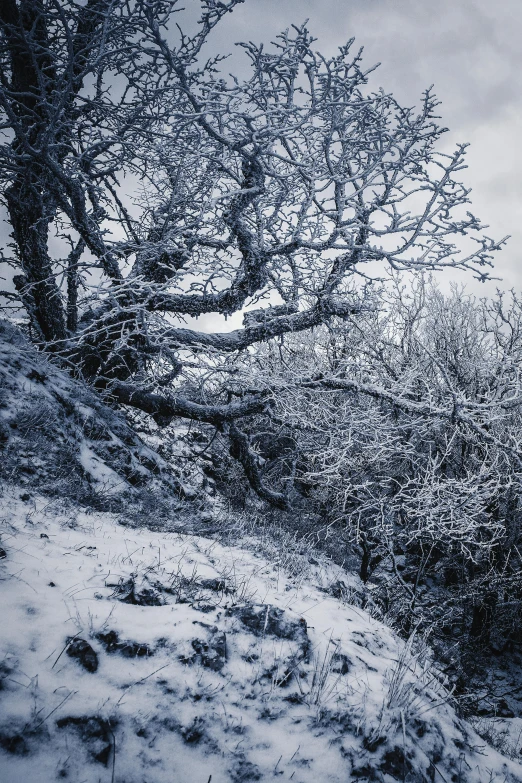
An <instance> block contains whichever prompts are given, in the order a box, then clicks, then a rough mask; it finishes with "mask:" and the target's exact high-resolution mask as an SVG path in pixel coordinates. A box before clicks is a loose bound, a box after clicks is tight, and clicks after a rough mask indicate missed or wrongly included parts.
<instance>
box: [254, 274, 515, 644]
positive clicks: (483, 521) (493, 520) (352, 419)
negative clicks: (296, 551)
mask: <svg viewBox="0 0 522 783" xmlns="http://www.w3.org/2000/svg"><path fill="white" fill-rule="evenodd" d="M378 302H379V305H380V306H379V307H375V308H373V309H371V310H370V309H368V310H367V311H366V312H364V313H360V314H358V315H357V316H350V318H348V319H347V320H346V321H344V322H342V323H337V324H330V325H329V326H326V327H321V328H320V329H318V330H316V333H315V334H314V335H313V337H311V336H310V335H307V334H302V335H293V336H292V337H289V338H287V340H286V341H285V344H284V345H283V346H270V345H267V346H260V347H259V348H258V354H259V356H258V361H257V363H254V365H253V369H252V368H251V370H250V372H251V373H252V371H254V372H255V367H256V366H257V367H258V368H262V369H258V372H259V373H260V374H262V377H263V378H264V379H265V382H269V383H271V384H272V386H273V387H274V388H277V390H278V391H277V393H274V399H275V401H276V402H275V406H274V409H273V411H272V419H273V421H279V422H284V426H285V431H286V432H287V433H291V434H292V437H293V439H294V441H295V443H296V449H295V451H296V453H297V454H299V461H298V463H297V465H296V471H295V480H294V483H295V486H296V487H297V489H299V490H300V491H301V492H302V493H304V494H305V495H306V503H307V506H308V509H310V510H315V512H316V517H315V520H312V523H313V524H312V525H311V530H310V532H311V533H313V534H315V535H317V536H318V537H320V538H322V540H325V539H326V541H328V539H331V540H332V541H333V548H334V549H335V551H336V552H337V553H339V552H342V551H343V550H344V551H345V552H346V551H350V550H351V551H353V550H354V546H355V548H356V549H357V547H358V550H359V554H360V575H361V577H362V579H363V580H364V581H367V580H368V579H370V578H371V577H372V574H373V575H374V576H375V573H374V572H376V569H377V568H380V585H381V587H380V595H381V601H382V604H383V606H384V607H385V608H386V609H387V611H388V612H389V613H390V614H391V615H392V616H393V617H394V618H395V619H396V620H398V621H399V623H400V624H401V625H402V627H403V629H404V630H405V631H406V632H409V631H410V630H411V627H412V625H413V624H416V623H417V622H421V621H423V622H433V621H437V622H438V624H439V627H440V628H446V630H447V629H448V628H449V629H450V630H451V628H452V626H455V627H456V628H458V630H459V633H460V634H461V638H462V637H464V636H465V635H466V634H467V635H469V636H471V637H476V638H477V639H479V640H480V641H481V642H482V643H483V642H485V641H489V638H490V636H491V634H492V633H493V632H495V633H496V634H497V637H498V639H500V640H501V641H500V642H499V641H498V639H497V642H496V643H497V647H498V645H500V647H502V646H504V645H508V644H509V643H510V642H512V641H516V642H517V643H519V642H520V634H519V631H518V628H519V625H520V618H521V616H522V580H521V578H520V569H521V565H522V564H521V559H520V557H521V556H520V552H521V550H522V503H521V500H520V498H521V490H522V383H521V378H520V362H521V360H522V303H521V301H520V298H519V297H517V296H516V295H515V294H511V295H510V296H504V295H501V294H499V295H497V297H496V298H494V299H493V300H491V301H488V300H479V301H477V300H475V299H474V298H473V297H470V296H469V295H466V294H465V292H464V291H462V290H460V289H454V291H453V292H452V294H451V295H449V296H444V295H443V294H442V293H441V292H440V290H438V289H437V288H436V287H434V286H433V285H432V284H428V283H427V282H426V281H425V280H423V279H422V278H421V279H418V280H417V282H416V284H415V285H414V286H413V287H411V286H408V287H406V286H404V285H403V284H402V283H401V281H400V280H398V279H395V280H393V281H392V283H391V284H390V285H389V286H386V287H385V288H384V290H382V291H381V292H380V293H379V297H378ZM277 480H278V481H279V482H284V481H285V480H286V476H285V475H284V473H282V472H281V471H280V472H279V475H278V476H277ZM375 594H376V593H375V592H374V595H375Z"/></svg>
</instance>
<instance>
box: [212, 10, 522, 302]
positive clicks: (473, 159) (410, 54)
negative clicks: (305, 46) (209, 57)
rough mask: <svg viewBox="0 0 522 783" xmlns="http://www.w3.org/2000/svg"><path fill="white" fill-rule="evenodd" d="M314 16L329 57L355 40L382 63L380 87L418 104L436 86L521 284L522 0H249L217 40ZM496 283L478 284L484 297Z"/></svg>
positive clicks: (508, 265)
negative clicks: (506, 240) (506, 239)
mask: <svg viewBox="0 0 522 783" xmlns="http://www.w3.org/2000/svg"><path fill="white" fill-rule="evenodd" d="M307 18H309V24H308V27H309V29H310V31H311V32H312V33H313V35H315V36H316V37H317V38H318V39H319V40H318V41H317V44H316V47H317V49H320V50H321V51H322V52H324V53H326V54H328V53H333V52H334V50H335V49H336V47H337V46H339V45H340V44H342V43H344V42H345V41H346V40H347V39H348V38H351V37H352V36H355V38H356V44H358V45H362V46H364V49H365V55H364V59H365V63H366V64H367V65H368V66H370V65H373V64H374V63H377V62H380V63H381V66H380V68H379V69H378V71H377V73H376V75H375V80H376V81H377V82H378V83H379V86H382V87H383V88H384V89H386V90H387V91H388V90H389V91H392V92H393V93H394V94H395V96H396V97H397V98H398V99H399V100H400V101H401V102H402V103H404V104H406V105H413V104H414V103H416V102H417V100H418V97H419V96H420V94H421V93H422V91H423V90H424V89H425V88H426V87H429V86H430V85H431V84H434V85H435V90H436V93H437V95H438V97H439V98H440V100H441V101H442V106H441V107H440V113H441V117H442V120H441V124H443V125H444V126H446V127H448V128H449V129H450V131H451V132H450V134H448V137H447V140H446V141H447V143H449V142H451V143H457V142H469V143H470V145H471V146H470V149H469V155H468V165H469V169H468V170H467V171H466V172H463V180H464V181H465V182H466V184H468V185H469V186H471V187H472V188H473V193H472V200H473V211H474V212H475V214H477V215H478V216H479V217H480V218H481V219H482V220H483V221H484V222H486V223H488V224H489V225H490V227H491V228H490V230H489V232H488V233H489V234H490V235H491V236H493V237H495V238H499V239H500V238H502V237H503V236H505V235H506V234H510V235H511V239H510V241H509V243H508V245H507V246H506V248H505V249H504V250H503V251H502V253H500V254H499V255H498V256H497V262H496V274H498V275H499V276H501V277H502V278H503V281H502V283H501V284H500V285H501V287H503V288H511V287H515V288H519V289H520V288H522V252H521V251H522V77H521V74H522V44H521V41H522V3H521V2H520V0H246V2H245V3H244V5H242V6H240V7H239V8H238V9H236V10H235V11H234V13H233V14H232V15H231V17H229V18H228V19H227V21H226V22H225V23H223V25H222V27H221V29H220V30H219V34H218V36H216V37H219V43H217V41H215V42H214V43H215V45H216V46H219V48H220V49H221V51H230V50H232V49H233V48H234V47H233V43H234V42H235V41H239V40H253V41H255V42H256V43H257V42H261V41H263V42H266V41H268V40H270V39H272V38H273V37H274V36H275V35H276V34H277V33H278V32H279V31H280V30H282V29H284V28H285V27H288V26H289V25H291V24H292V23H297V24H299V23H301V22H303V21H304V20H305V19H307ZM231 66H232V63H231ZM447 275H448V273H446V278H447ZM459 279H463V280H464V279H466V280H468V281H469V280H470V278H469V276H459ZM470 282H471V281H470ZM497 285H499V284H498V283H493V284H485V285H481V284H479V283H475V284H473V283H472V284H471V287H472V289H473V290H474V291H477V292H478V293H480V294H485V293H490V292H493V290H494V288H495V287H496V286H497Z"/></svg>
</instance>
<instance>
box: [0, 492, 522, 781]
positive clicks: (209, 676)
mask: <svg viewBox="0 0 522 783" xmlns="http://www.w3.org/2000/svg"><path fill="white" fill-rule="evenodd" d="M21 492H22V490H20V488H16V487H8V488H7V491H6V493H5V495H4V497H3V500H2V501H0V502H1V505H0V525H1V526H0V535H1V546H2V547H3V549H4V550H5V554H6V556H5V557H3V558H2V559H1V560H0V607H1V609H0V612H1V624H0V677H1V679H0V688H1V689H0V745H1V747H0V780H1V781H2V783H29V782H31V783H50V782H51V781H57V780H70V781H74V783H99V781H101V782H102V783H105V782H107V783H109V782H110V783H115V782H117V783H209V782H210V783H239V781H245V782H246V781H248V782H249V781H273V780H277V779H280V780H281V781H287V780H288V781H290V780H292V781H293V783H323V782H325V783H326V781H328V782H330V781H331V783H341V782H342V783H347V781H351V780H358V781H366V780H367V781H370V780H371V781H373V780H376V781H382V782H383V783H391V781H395V780H398V781H403V782H405V783H408V781H410V783H411V782H412V781H433V782H434V783H439V782H440V783H444V781H446V782H447V783H449V781H455V782H457V783H459V782H461V783H465V782H466V783H468V782H469V783H479V782H481V783H482V782H483V783H486V782H488V783H493V782H498V783H514V781H522V767H521V766H519V765H518V764H517V763H515V762H514V761H511V760H509V759H506V758H505V757H503V756H501V755H500V754H499V753H498V752H497V751H496V750H494V749H492V748H490V747H488V746H486V745H485V743H484V741H483V740H482V739H480V737H479V736H478V735H477V734H476V733H475V732H474V730H473V729H472V728H471V727H470V726H469V725H468V724H466V723H465V722H463V721H462V720H460V719H459V718H458V717H457V715H456V713H455V711H454V709H453V707H452V705H451V698H450V697H449V695H448V694H447V691H446V690H445V687H444V684H443V681H442V680H443V678H442V677H441V676H440V675H438V674H437V672H436V671H435V669H434V668H433V666H432V665H431V664H430V662H429V660H424V661H423V660H421V658H420V657H419V655H418V654H417V653H416V652H415V648H411V649H410V647H409V646H408V645H405V643H404V642H402V641H401V640H399V639H398V638H397V637H396V636H395V635H394V634H393V632H392V631H391V630H390V629H388V628H387V627H386V626H384V625H383V624H381V623H380V622H378V621H376V620H375V619H372V618H371V617H370V616H369V615H368V614H367V613H366V612H364V611H363V610H362V609H360V608H357V607H356V606H352V605H349V604H346V603H343V602H341V601H340V600H338V599H336V598H335V597H333V596H332V595H331V594H329V593H328V592H327V591H325V589H324V585H325V584H328V582H329V581H332V579H333V578H337V577H338V574H337V573H334V572H333V571H332V573H330V574H329V573H327V572H325V571H324V570H321V569H317V570H316V573H315V576H312V577H310V576H309V575H308V576H306V578H304V579H297V580H296V579H295V578H290V577H289V576H288V575H285V574H284V573H282V572H281V571H280V570H278V569H277V568H276V567H274V566H273V565H271V564H270V563H269V562H267V561H266V560H264V559H263V558H261V557H259V556H258V555H257V554H256V552H255V551H251V550H249V549H242V548H240V547H225V546H223V545H221V544H220V543H217V542H216V541H213V540H212V539H210V538H202V537H195V536H192V535H186V534H182V533H176V534H172V533H170V534H160V533H158V532H152V531H150V530H147V529H132V530H131V529H128V528H125V527H122V526H121V525H119V524H118V522H117V520H116V517H115V516H113V515H110V514H107V513H95V512H87V511H85V510H82V509H81V508H75V507H72V506H71V504H68V505H65V504H61V505H60V503H59V502H56V501H53V502H51V503H50V502H49V499H48V498H47V499H46V498H43V497H38V496H36V495H35V496H33V498H32V499H31V500H30V501H27V500H26V501H25V502H24V501H22V500H21V499H20V494H21ZM205 580H213V581H206V582H205ZM132 586H133V590H134V593H133V594H134V595H136V596H139V595H141V596H142V597H143V596H148V597H149V599H150V600H151V601H152V602H154V601H155V602H156V603H159V604H160V605H139V602H138V603H125V602H124V601H122V600H121V599H122V598H124V597H125V596H127V598H128V596H129V594H130V592H129V591H131V587H132ZM151 597H152V599H151ZM149 599H147V600H149ZM277 609H279V610H281V611H280V612H279V613H278V612H277ZM274 613H275V614H274ZM272 617H276V620H277V622H275V621H274V622H272V620H271V618H272ZM245 618H246V619H245ZM248 618H250V620H249V619H248ZM252 618H254V621H252ZM256 618H260V622H259V623H258V625H257V626H256V625H255V622H257V621H256ZM111 631H112V632H114V633H113V634H112V636H111V635H110V632H111ZM79 639H82V640H84V641H86V642H88V643H89V645H91V647H92V649H93V650H94V651H95V653H96V654H97V658H98V667H97V670H96V671H88V670H86V669H85V668H84V667H83V666H82V664H81V662H80V661H79V659H78V658H75V657H71V656H70V655H69V654H68V652H69V651H70V649H71V648H72V646H73V645H74V641H75V640H79ZM104 639H105V641H104ZM111 639H112V641H113V642H114V640H116V641H117V643H118V644H119V647H118V646H117V645H116V646H115V645H114V644H113V646H112V648H111V644H110V641H107V640H111ZM71 640H72V644H70V642H71ZM68 643H69V644H70V646H68ZM125 645H127V646H125Z"/></svg>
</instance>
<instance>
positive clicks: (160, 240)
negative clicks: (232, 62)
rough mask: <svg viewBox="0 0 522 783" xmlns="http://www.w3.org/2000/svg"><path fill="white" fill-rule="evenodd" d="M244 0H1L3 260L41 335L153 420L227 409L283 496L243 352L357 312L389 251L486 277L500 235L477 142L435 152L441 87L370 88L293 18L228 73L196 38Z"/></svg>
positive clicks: (264, 396)
mask: <svg viewBox="0 0 522 783" xmlns="http://www.w3.org/2000/svg"><path fill="white" fill-rule="evenodd" d="M239 1H240V0H228V2H224V3H216V2H214V1H213V0H212V2H211V0H202V2H201V17H200V21H199V24H198V26H197V28H195V29H193V30H192V31H190V32H186V33H182V32H180V30H179V28H177V27H176V21H177V18H178V17H177V12H178V11H179V10H180V8H179V6H178V2H177V0H87V2H82V3H78V2H74V1H73V0H4V2H3V3H2V4H1V8H0V34H1V39H0V73H1V80H0V107H1V109H0V111H1V127H2V134H3V143H2V146H1V148H0V165H1V171H2V174H1V177H2V192H3V200H4V203H5V206H6V208H7V213H8V218H9V222H10V225H11V231H12V235H11V236H12V244H11V245H10V246H9V248H6V249H5V251H4V261H5V262H7V263H9V264H11V265H12V266H13V267H14V268H15V275H14V278H13V279H14V285H15V288H16V293H15V294H14V293H13V292H8V296H9V298H10V299H14V298H15V297H17V298H18V301H19V303H20V304H21V305H22V306H23V308H25V312H26V314H27V316H28V318H29V321H30V327H31V333H32V335H33V337H34V339H35V340H36V341H37V342H38V343H39V344H40V345H41V346H42V347H44V348H46V349H47V350H49V351H52V352H54V353H55V354H59V355H60V356H62V357H63V359H64V360H65V361H67V362H69V366H71V368H72V369H73V370H74V371H75V372H77V373H79V374H81V375H82V376H83V377H85V378H86V379H87V380H88V381H89V382H91V383H92V384H94V385H95V386H96V387H98V388H100V389H102V390H104V392H106V393H110V394H111V395H112V396H113V398H114V399H115V400H117V401H119V402H120V403H122V404H125V405H130V406H134V407H136V408H139V409H140V410H142V411H145V412H146V413H148V414H151V415H152V416H154V417H155V419H156V421H157V422H159V423H164V422H167V421H169V420H170V419H171V418H172V417H176V416H181V417H185V418H188V419H193V420H197V421H201V422H206V423H208V424H211V425H213V426H215V427H216V428H218V429H219V430H220V431H222V432H224V433H225V434H226V435H227V436H228V437H229V438H230V439H231V443H232V451H233V453H234V454H235V456H236V457H238V458H239V460H240V461H241V463H242V465H243V467H244V469H245V471H246V474H247V476H248V478H249V480H250V482H251V484H252V486H253V487H254V488H255V490H256V491H257V492H258V493H259V494H260V495H261V496H262V497H264V498H265V499H266V500H269V501H270V502H272V503H274V504H275V505H279V506H281V507H287V505H288V497H289V496H288V492H285V491H282V490H281V491H280V490H275V489H270V488H269V487H268V486H267V485H266V484H265V483H264V482H263V480H262V477H261V475H260V472H259V459H258V455H257V454H256V451H255V449H254V448H253V444H252V442H251V439H250V436H249V435H248V434H247V429H248V428H247V427H246V425H245V422H246V421H247V419H248V417H251V416H255V415H260V414H263V413H266V412H269V411H270V409H271V407H272V406H273V404H274V389H273V388H272V387H271V386H270V384H267V383H264V382H261V381H259V382H256V383H253V382H251V381H249V380H248V374H245V373H243V372H242V371H241V368H242V367H244V366H246V364H248V362H249V361H250V358H249V357H250V355H251V351H252V348H253V347H255V346H259V345H262V344H265V343H267V342H269V341H272V340H275V339H280V340H281V339H283V337H284V335H288V334H295V333H307V332H310V330H313V329H314V328H316V327H319V326H321V325H324V324H328V323H331V322H335V320H336V319H341V320H342V319H346V318H347V317H351V316H353V315H354V314H356V313H357V312H359V311H361V310H364V308H365V307H366V304H365V299H364V297H362V298H361V296H360V295H356V294H355V291H356V288H357V287H356V285H355V283H356V281H357V280H359V281H363V282H364V281H368V280H374V279H376V278H378V277H379V276H381V275H382V274H383V269H384V268H385V267H389V268H391V269H393V270H399V271H400V270H402V271H404V270H414V271H419V270H426V269H428V270H434V269H443V268H445V267H450V268H460V269H469V270H472V271H473V272H474V273H475V274H476V275H477V276H478V277H479V278H484V277H486V276H487V274H488V268H489V266H490V264H491V258H492V254H493V253H494V251H496V250H497V249H498V248H499V246H500V244H501V243H498V242H495V241H493V240H491V239H489V238H487V237H486V236H485V235H484V232H483V227H482V225H481V224H480V222H479V221H478V220H477V219H476V218H475V217H474V216H473V215H472V214H471V213H469V212H467V211H466V209H467V204H468V201H469V190H468V189H467V188H466V187H465V186H464V185H462V184H460V180H459V175H460V171H461V169H462V168H463V166H464V159H465V145H460V146H458V147H457V149H456V150H455V151H454V152H453V153H452V154H448V153H447V152H442V151H438V146H437V145H438V143H439V140H440V138H441V135H442V134H443V132H444V128H442V127H441V126H440V125H439V124H438V123H437V107H438V102H437V100H436V99H435V97H434V95H433V94H432V92H431V91H430V90H428V91H427V92H426V93H425V94H424V95H423V97H422V99H421V102H420V106H419V107H418V108H417V109H411V108H404V107H402V106H401V105H399V103H398V102H397V101H396V100H395V99H394V97H393V96H392V95H390V94H389V93H387V92H385V91H382V90H376V91H374V90H372V89H371V88H370V86H369V83H368V82H369V77H370V73H371V71H372V70H373V69H371V68H370V69H367V70H365V69H364V67H363V65H362V60H361V52H360V51H356V50H354V48H353V41H350V42H348V43H347V44H346V46H343V47H342V48H341V49H340V50H339V51H338V52H337V54H335V55H333V56H330V57H326V56H323V55H322V54H320V53H319V52H317V51H316V49H315V47H314V39H313V38H312V37H311V35H310V33H309V32H308V30H307V29H306V27H304V26H301V27H295V28H292V29H291V30H289V31H286V32H284V33H283V34H282V35H280V36H279V37H278V38H277V40H276V42H275V43H274V44H273V45H271V46H270V47H268V48H265V47H263V46H261V45H259V46H258V45H255V44H253V43H247V44H242V47H243V52H244V55H245V57H246V60H247V62H248V64H249V69H250V70H249V72H248V74H247V76H246V77H245V78H233V77H229V78H225V76H224V72H223V71H222V70H221V59H222V58H221V57H215V58H211V59H206V57H205V44H206V42H207V41H208V40H209V39H211V37H212V34H213V30H214V29H215V27H216V25H218V24H226V17H227V15H228V14H229V13H230V12H232V11H233V9H234V7H235V6H236V5H237V3H238V2H239ZM462 238H464V239H463V243H464V244H459V245H458V246H457V245H456V241H457V240H459V242H460V240H461V239H462ZM466 242H467V243H468V244H467V245H466ZM67 246H69V247H70V252H69V253H68V254H67V253H65V252H64V248H67ZM64 255H66V257H63V256H64ZM234 313H243V314H244V322H243V327H242V328H237V329H234V330H232V331H218V330H217V329H216V330H213V331H208V324H211V325H212V324H214V323H219V322H220V321H219V319H220V318H222V317H223V316H225V317H228V316H231V315H233V314H234ZM202 316H205V317H206V320H205V323H206V325H207V329H205V330H198V329H197V328H195V326H194V319H197V318H200V317H202ZM212 316H214V320H212V318H211V317H212ZM187 318H189V319H191V323H190V324H188V325H187V324H186V323H184V321H185V319H187ZM346 382H348V380H346ZM393 393H394V394H399V396H400V394H401V392H400V389H397V390H394V392H393ZM419 415H420V414H419Z"/></svg>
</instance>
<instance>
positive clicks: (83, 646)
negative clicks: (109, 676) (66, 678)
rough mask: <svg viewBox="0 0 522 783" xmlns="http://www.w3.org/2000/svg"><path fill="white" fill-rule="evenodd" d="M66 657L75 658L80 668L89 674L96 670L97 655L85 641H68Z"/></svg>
mask: <svg viewBox="0 0 522 783" xmlns="http://www.w3.org/2000/svg"><path fill="white" fill-rule="evenodd" d="M67 642H68V647H67V651H66V652H67V655H68V656H69V658H76V660H77V661H78V663H79V664H80V666H83V668H84V669H85V670H86V671H88V672H91V673H94V672H95V671H97V670H98V655H97V653H96V652H95V650H93V648H92V647H91V645H90V644H89V642H86V641H85V639H68V640H67Z"/></svg>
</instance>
